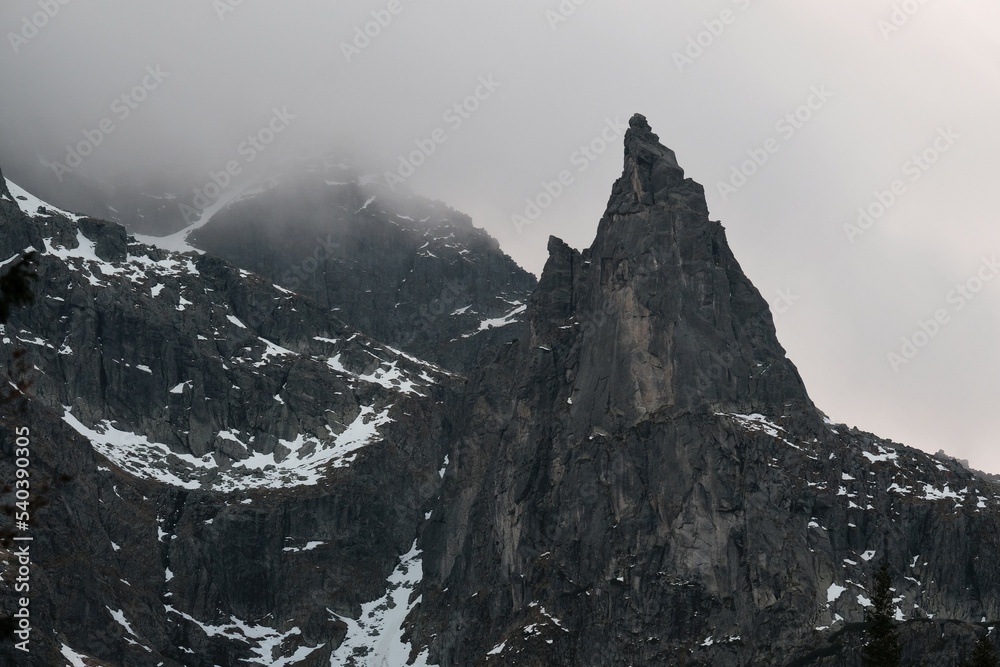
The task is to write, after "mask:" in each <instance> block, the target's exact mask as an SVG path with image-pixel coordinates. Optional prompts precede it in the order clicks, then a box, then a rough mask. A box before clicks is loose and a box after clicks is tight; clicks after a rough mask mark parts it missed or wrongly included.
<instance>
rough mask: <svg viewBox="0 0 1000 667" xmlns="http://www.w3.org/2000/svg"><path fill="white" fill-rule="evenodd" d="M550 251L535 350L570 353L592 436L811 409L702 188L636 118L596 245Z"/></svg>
mask: <svg viewBox="0 0 1000 667" xmlns="http://www.w3.org/2000/svg"><path fill="white" fill-rule="evenodd" d="M549 252H550V258H549V261H548V263H547V264H546V267H545V269H544V271H543V274H542V278H541V280H540V283H539V288H538V290H537V292H536V293H535V295H534V297H533V309H532V311H531V318H532V331H533V333H534V336H535V337H534V339H533V340H532V344H533V345H535V346H539V347H543V348H551V347H552V346H553V345H555V346H556V347H557V348H558V347H559V346H560V345H561V346H563V347H565V348H566V349H567V355H569V358H568V359H567V361H566V363H567V364H568V366H569V367H570V368H571V376H572V377H573V381H572V382H571V386H570V387H567V392H569V393H570V395H568V396H567V397H566V398H567V399H570V398H572V405H573V406H574V409H575V410H580V411H582V412H586V413H588V414H590V415H593V419H594V420H595V423H596V424H598V425H600V426H601V427H602V428H611V424H610V423H608V422H609V420H610V421H611V422H614V421H615V420H618V419H624V420H625V422H627V423H634V422H635V421H637V420H641V419H643V418H645V416H646V415H649V414H651V413H655V412H658V411H661V410H666V411H667V412H668V413H677V412H688V411H693V412H705V411H761V412H764V413H767V414H782V413H783V412H785V411H786V408H787V407H789V406H792V405H796V406H800V407H802V408H805V409H806V411H807V412H810V413H812V412H814V410H813V407H812V402H811V401H810V399H809V397H808V395H807V393H806V390H805V387H804V386H803V384H802V381H801V379H800V377H799V374H798V372H797V371H796V369H795V367H794V365H793V364H792V363H791V362H790V361H789V360H788V359H787V358H786V357H785V351H784V349H783V348H782V347H781V344H780V343H779V342H778V339H777V335H776V333H775V329H774V324H773V321H772V317H771V313H770V310H769V307H768V304H767V302H766V301H765V300H764V298H763V297H762V296H761V295H760V292H758V291H757V289H756V288H755V287H754V286H753V284H752V283H751V282H750V280H749V279H748V278H747V277H746V275H745V274H744V273H743V270H742V268H741V267H740V265H739V263H738V262H737V261H736V258H735V257H734V256H733V253H732V251H731V250H730V248H729V244H728V242H727V240H726V234H725V230H724V229H723V227H722V225H721V224H719V223H718V222H715V221H712V220H710V219H709V216H708V206H707V204H706V202H705V194H704V189H703V188H702V186H701V185H699V184H698V183H696V182H694V181H693V180H691V179H686V178H684V171H683V169H681V167H680V166H679V165H678V163H677V159H676V156H675V154H674V152H673V151H672V150H670V149H669V148H666V147H665V146H663V145H662V144H660V143H659V137H657V135H656V134H654V133H653V131H652V129H651V128H650V126H649V124H648V123H647V122H646V119H645V118H644V117H643V116H641V115H636V116H633V118H632V119H631V121H630V129H629V130H628V132H627V133H626V136H625V164H624V169H623V173H622V176H621V177H620V178H619V179H618V181H617V182H616V183H615V185H614V188H613V190H612V194H611V199H610V201H609V203H608V208H607V211H606V212H605V214H604V216H603V218H602V220H601V222H600V224H599V227H598V232H597V237H596V238H595V240H594V243H593V245H592V246H591V247H590V248H589V249H588V250H586V251H584V252H583V253H580V252H577V251H575V250H573V249H571V248H569V247H568V246H566V245H565V244H564V243H563V242H562V241H560V240H559V239H551V240H550V242H549ZM570 326H572V327H575V332H576V335H575V336H569V335H568V334H567V332H568V331H569V329H568V328H567V327H570ZM609 360H610V363H609Z"/></svg>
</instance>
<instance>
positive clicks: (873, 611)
mask: <svg viewBox="0 0 1000 667" xmlns="http://www.w3.org/2000/svg"><path fill="white" fill-rule="evenodd" d="M869 594H870V595H871V601H872V606H871V607H869V608H868V610H867V611H866V613H865V616H866V617H867V618H866V622H867V626H866V628H865V638H866V642H865V645H864V648H863V653H862V655H863V657H864V664H865V667H900V659H901V653H902V645H901V644H900V641H899V634H898V633H897V632H896V620H895V609H894V608H893V606H892V574H891V573H890V572H889V563H888V561H885V560H883V561H882V564H881V565H879V568H878V571H877V572H876V573H875V577H874V579H873V581H872V583H871V585H870V586H869Z"/></svg>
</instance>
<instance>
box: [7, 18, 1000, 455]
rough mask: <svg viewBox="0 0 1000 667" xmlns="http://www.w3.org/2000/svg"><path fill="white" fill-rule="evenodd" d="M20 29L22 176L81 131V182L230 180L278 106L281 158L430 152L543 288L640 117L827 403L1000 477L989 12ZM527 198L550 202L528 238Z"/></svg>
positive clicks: (998, 52) (13, 146)
mask: <svg viewBox="0 0 1000 667" xmlns="http://www.w3.org/2000/svg"><path fill="white" fill-rule="evenodd" d="M60 2H61V3H64V4H60ZM46 7H48V13H49V14H51V17H50V16H47V15H45V14H44V12H45V8H46ZM373 12H374V14H373ZM379 19H380V20H381V24H379V23H373V21H377V20H379ZM37 26H40V27H37ZM0 27H2V31H3V33H4V40H3V44H0V86H2V90H3V93H2V95H0V166H2V167H3V168H4V170H5V173H7V175H8V176H11V177H14V176H15V175H16V174H18V173H22V174H26V173H28V170H29V168H30V167H31V166H32V165H34V167H35V168H37V167H38V165H40V164H41V162H40V160H45V161H47V162H49V163H53V162H59V161H65V160H66V157H67V151H66V146H67V145H72V144H77V143H79V142H80V141H81V140H84V139H85V137H86V135H84V131H90V133H91V134H90V136H91V137H98V136H100V138H101V141H100V145H98V146H96V147H95V148H94V150H93V152H92V154H91V155H90V156H88V157H87V158H86V159H85V160H84V161H83V164H82V165H81V166H80V173H85V174H87V175H89V176H93V177H95V178H114V177H115V176H114V175H115V174H125V173H127V174H148V173H155V172H156V171H157V170H160V169H166V168H170V167H177V166H180V167H181V168H184V169H190V170H194V171H196V172H197V173H204V174H207V173H208V171H209V170H212V169H221V168H223V167H224V165H225V164H226V162H227V161H229V160H232V159H234V158H237V156H238V155H239V153H238V150H239V146H240V144H241V142H242V141H243V140H244V139H245V138H246V137H247V135H249V134H251V133H253V134H257V133H258V132H259V131H260V130H261V129H262V128H264V127H266V126H267V125H268V123H269V122H270V120H271V118H272V116H273V114H274V112H275V111H274V110H275V109H277V110H278V111H282V112H285V113H287V114H291V115H294V116H295V118H294V119H293V120H290V121H289V123H288V128H287V130H285V131H283V132H282V133H281V134H280V136H278V137H277V138H276V139H275V141H274V144H273V146H271V147H268V148H267V150H268V151H271V154H273V155H278V154H279V153H280V152H282V151H293V150H300V149H303V148H306V147H309V146H327V145H330V144H336V145H339V146H342V147H343V148H344V149H345V151H350V152H352V153H354V154H355V155H357V156H360V159H363V160H367V161H369V162H370V163H371V164H372V165H374V166H375V167H376V168H378V169H379V171H381V172H384V171H386V170H397V169H398V168H399V159H400V156H408V155H409V154H410V153H412V152H413V151H414V150H419V148H418V144H417V143H415V142H418V141H419V142H421V143H422V145H423V146H424V147H427V146H429V145H430V144H428V143H427V141H428V140H430V141H431V142H432V143H433V139H432V137H434V136H436V137H437V139H438V140H439V143H436V144H434V150H433V153H432V154H430V155H426V156H425V157H424V159H423V160H420V161H421V162H422V164H421V165H420V166H419V167H418V168H417V169H416V170H415V172H414V173H413V175H412V176H410V177H408V178H407V181H406V185H407V186H409V187H412V188H413V189H414V190H415V191H417V192H418V193H420V194H424V195H427V196H430V197H433V198H438V199H441V200H443V201H445V202H447V203H449V204H451V205H452V206H454V207H455V208H458V209H460V210H463V211H465V212H467V213H469V214H470V215H471V216H472V217H473V219H474V221H475V223H476V224H477V225H479V226H481V227H484V228H486V229H487V230H489V231H490V233H492V234H493V235H494V236H496V237H497V238H498V239H499V240H500V242H501V245H502V246H503V247H504V249H505V250H506V251H507V252H508V253H509V254H510V255H512V256H513V257H514V258H515V259H516V260H517V261H518V262H520V263H521V264H522V265H523V266H525V267H526V268H528V269H529V270H531V271H533V272H535V273H536V274H537V273H538V272H539V271H540V270H541V267H542V264H543V263H544V261H545V244H546V239H547V237H548V235H550V234H554V235H557V236H560V237H562V238H563V239H565V240H566V241H567V242H568V243H570V244H571V245H574V246H576V247H578V248H582V247H585V246H588V245H589V244H590V242H591V240H592V238H593V235H594V232H595V230H596V226H597V222H598V220H599V219H600V217H601V214H602V212H603V210H604V206H605V204H606V202H607V199H608V195H609V193H610V189H611V184H612V182H613V181H614V179H615V178H616V177H617V176H618V175H619V173H620V171H621V160H622V148H621V136H620V133H619V131H618V130H617V129H616V128H617V127H618V125H617V123H616V121H620V122H626V121H627V120H628V118H629V116H630V115H631V114H633V113H635V112H641V113H643V114H645V115H646V116H647V117H648V119H649V122H650V124H651V125H652V127H653V129H654V131H656V132H657V133H658V134H659V135H660V137H661V139H662V141H663V142H664V143H665V144H666V145H668V146H670V147H671V148H673V149H674V150H675V151H676V153H677V157H678V160H679V161H680V163H681V165H682V166H683V167H684V168H685V170H686V171H687V174H688V175H689V176H690V177H692V178H694V179H695V180H697V181H699V182H701V183H703V184H704V185H705V187H706V191H707V193H708V203H709V208H710V210H711V213H712V217H713V218H715V219H719V220H721V221H722V222H723V224H724V225H725V226H726V228H727V230H728V234H729V240H730V243H731V245H732V246H733V250H734V251H735V253H736V255H737V257H738V258H739V260H740V261H741V263H742V265H743V268H744V269H745V271H746V272H747V274H748V275H749V277H750V278H751V279H752V280H753V281H754V283H755V284H756V285H757V287H758V288H759V289H760V290H761V292H762V293H763V294H764V296H765V298H767V299H768V301H769V302H771V303H772V306H773V307H774V309H775V311H776V312H775V317H776V322H777V328H778V334H779V337H780V339H781V341H782V343H783V344H784V346H785V347H786V349H787V350H788V352H789V356H790V357H791V358H792V360H793V361H794V362H795V363H796V364H797V366H798V367H799V369H800V371H801V372H802V375H803V376H804V378H805V381H806V384H807V386H808V387H809V390H810V392H811V394H812V396H813V398H814V400H815V401H816V402H817V404H818V405H819V406H820V407H821V408H822V409H824V410H825V411H826V412H827V413H828V414H829V415H830V416H831V417H832V418H833V419H834V420H836V421H843V422H846V423H848V424H850V425H857V426H858V427H860V428H863V429H866V430H871V431H874V432H875V433H877V434H879V435H882V436H885V437H890V438H893V439H895V440H897V441H901V442H904V443H906V444H909V445H913V446H917V447H921V448H923V449H925V450H928V451H931V452H934V451H936V450H938V449H941V448H943V449H945V450H946V451H948V452H949V453H951V454H953V455H955V456H958V457H961V458H969V459H971V461H972V463H973V464H974V465H976V466H978V467H980V468H984V469H989V470H991V471H993V472H1000V451H998V448H997V444H998V430H1000V429H998V421H1000V420H998V414H1000V405H998V397H1000V392H998V381H997V380H998V378H1000V346H998V345H997V333H998V330H1000V327H998V325H1000V279H994V278H1000V276H997V275H996V274H997V272H998V271H1000V267H997V266H996V265H995V263H994V262H995V260H994V258H996V257H997V255H998V253H1000V229H998V226H997V224H996V211H998V210H1000V201H998V199H1000V187H998V186H997V183H996V179H997V176H998V175H1000V170H998V168H997V166H996V162H997V156H998V155H1000V122H998V121H997V119H998V118H1000V71H998V68H1000V6H997V4H996V3H995V2H993V1H991V0H949V1H948V2H945V1H944V0H924V1H923V2H917V0H905V1H903V0H897V1H895V2H893V1H889V0H837V1H836V2H833V1H827V2H823V1H819V0H812V1H810V2H802V1H801V0H784V1H779V0H770V1H769V2H764V1H763V0H738V1H736V0H715V1H713V2H705V1H704V0H699V1H697V2H695V1H694V0H682V1H671V2H663V1H662V0H656V1H654V0H625V1H619V2H610V0H585V1H583V2H581V1H580V0H576V2H573V1H572V0H564V1H563V2H562V3H560V2H559V1H558V0H538V1H533V2H528V1H527V0H504V2H492V3H486V2H481V1H479V2H477V1H470V0H442V1H439V2H436V3H430V2H420V1H417V0H398V2H390V1H389V0H376V1H370V2H369V1H366V2H351V3H345V2H331V1H323V2H320V1H316V0H298V1H296V2H282V3H277V2H265V1H264V0H242V2H240V1H239V0H215V2H211V1H209V0H172V1H171V2H162V0H89V1H87V2H84V1H83V0H59V1H57V0H40V1H39V0H35V1H30V0H5V2H4V3H3V5H2V6H0ZM366 30H367V32H368V33H370V34H372V35H374V36H373V37H367V36H366V37H360V36H359V35H363V34H364V32H365V31H366ZM154 74H155V76H154ZM136 86H139V87H140V88H143V89H142V90H139V91H135V92H136V93H137V94H133V89H135V88H136ZM123 95H125V96H128V99H123V98H122V96H123ZM477 95H478V98H477V97H476V96H477ZM470 96H471V97H472V99H469V98H470ZM140 97H141V98H143V99H141V100H138V99H137V98H140ZM456 104H459V105H463V106H462V108H461V111H455V110H454V105H456ZM810 106H811V108H810ZM449 110H451V111H449ZM789 114H792V116H791V118H790V119H789V118H788V117H787V116H788V115H789ZM796 114H797V116H796ZM103 119H109V120H110V121H111V122H112V124H113V129H112V130H110V131H109V132H102V133H101V135H97V134H94V131H95V130H97V129H98V128H99V127H100V123H101V121H102V120H103ZM108 127H110V126H106V128H108ZM435 130H439V131H438V132H437V134H436V135H435V134H434V131H435ZM616 133H618V134H616ZM602 134H603V136H602ZM609 138H610V139H611V141H610V143H609V144H608V145H607V146H605V141H606V140H607V139H609ZM584 147H590V150H589V151H587V152H584V151H582V150H581V149H582V148H584ZM425 153H430V151H429V150H428V151H425ZM754 156H755V157H756V159H757V162H758V163H763V164H760V165H758V164H754V163H747V164H745V162H746V160H748V159H752V157H754ZM914 156H916V159H914ZM764 158H766V161H765V159H764ZM734 169H735V170H736V172H735V173H734ZM564 170H565V171H568V172H569V176H570V177H571V181H572V182H571V184H570V185H568V186H565V187H564V188H563V191H562V192H561V193H560V194H559V195H558V196H557V197H555V198H554V200H552V201H551V203H550V202H549V200H548V199H547V198H546V197H544V196H542V197H541V199H540V200H539V195H541V194H542V193H545V189H544V186H543V182H550V181H554V180H557V179H558V177H559V174H560V172H563V171H564ZM741 172H742V173H741ZM746 174H750V175H749V176H746ZM744 176H746V178H745V180H744V178H743V177H744ZM720 183H726V184H727V186H723V187H720ZM894 189H895V192H893V190H894ZM876 193H878V194H876ZM879 199H881V200H882V202H879ZM526 200H535V201H536V202H537V203H540V204H544V205H547V206H546V207H545V209H544V210H542V211H540V215H538V216H537V217H536V218H535V219H533V220H530V224H523V221H522V224H519V225H515V224H514V222H513V216H515V215H521V216H524V217H525V219H526V220H527V219H528V217H529V216H527V213H532V214H534V213H535V211H532V210H530V208H529V206H528V202H527V201H526ZM859 207H863V208H865V209H869V208H870V209H871V211H872V212H873V213H874V214H875V215H873V216H872V219H871V221H870V222H869V221H867V220H863V221H862V223H863V224H858V218H859V213H858V209H859ZM845 225H855V227H854V228H845ZM935 320H936V321H935ZM921 322H924V325H923V327H922V326H921ZM904 338H906V339H908V340H910V341H911V342H913V344H914V348H913V349H908V348H906V346H905V345H904ZM914 339H915V340H914ZM890 353H895V354H897V355H899V356H898V358H895V359H893V358H890V356H889V355H890ZM909 357H912V358H909Z"/></svg>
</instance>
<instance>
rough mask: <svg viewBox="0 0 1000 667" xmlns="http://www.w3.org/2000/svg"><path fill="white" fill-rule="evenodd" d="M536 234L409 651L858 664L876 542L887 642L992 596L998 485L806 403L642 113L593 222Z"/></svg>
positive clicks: (578, 661) (462, 457)
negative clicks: (571, 244) (541, 247)
mask: <svg viewBox="0 0 1000 667" xmlns="http://www.w3.org/2000/svg"><path fill="white" fill-rule="evenodd" d="M549 251H550V258H549V261H548V264H547V265H546V267H545V270H544V272H543V274H542V277H541V279H540V281H539V287H538V289H537V291H536V292H535V294H534V295H533V296H532V299H531V303H530V305H529V309H528V312H527V315H526V316H527V318H528V322H529V324H528V326H529V331H528V332H527V334H526V335H525V337H524V338H523V339H521V340H519V341H517V342H515V343H513V344H511V345H508V346H506V347H505V348H503V349H501V350H499V351H498V352H497V354H496V355H495V357H494V359H493V360H492V362H491V363H490V364H488V365H485V366H484V367H483V369H482V372H481V373H479V374H477V375H476V377H475V378H474V379H473V380H472V389H470V391H468V392H467V393H466V395H465V400H466V408H465V410H464V411H463V413H464V414H465V415H466V419H465V421H464V423H462V425H461V426H460V428H459V429H458V434H457V443H456V444H455V445H454V446H453V453H452V455H451V460H452V466H451V467H450V468H449V471H448V474H447V475H446V477H445V489H444V497H443V501H442V502H441V503H439V504H438V505H437V507H436V508H435V510H434V514H433V515H432V518H431V521H430V524H429V525H428V526H427V527H426V529H425V531H424V535H423V537H422V539H421V541H420V542H419V544H420V546H421V548H423V549H424V573H425V579H424V583H423V587H422V596H423V597H422V603H421V609H420V612H419V614H415V616H414V617H411V618H412V619H413V621H414V623H415V625H416V627H417V628H418V630H417V632H416V636H417V638H418V639H417V640H416V641H417V643H418V644H426V645H428V646H430V647H431V659H432V660H434V661H436V662H438V663H439V664H441V665H468V664H519V665H625V664H634V665H658V664H665V665H715V666H730V665H732V666H736V665H792V664H796V665H805V664H817V665H819V664H830V665H856V664H859V662H858V660H857V658H856V657H854V656H855V655H856V651H853V650H852V649H851V647H856V645H857V642H858V630H859V626H858V624H859V623H860V622H861V621H863V606H862V603H863V602H866V599H864V598H863V597H859V596H864V595H865V590H864V589H863V588H862V587H863V586H864V585H865V584H866V583H867V579H868V576H869V575H870V573H871V572H872V570H873V567H874V564H875V563H876V562H878V560H880V559H882V558H886V559H888V560H889V562H890V563H891V564H892V566H893V568H894V571H895V573H896V576H897V577H898V579H897V588H896V590H897V595H898V597H899V610H900V615H901V617H903V618H906V619H908V620H909V621H910V622H908V623H907V624H905V626H904V627H905V636H906V638H907V646H908V648H907V659H908V663H907V664H914V665H916V664H936V665H943V664H951V663H949V662H948V660H949V659H951V658H955V657H957V651H959V648H958V646H959V642H958V640H957V639H956V638H955V635H956V634H961V633H960V632H959V630H958V629H959V628H961V629H962V632H964V634H965V635H966V639H967V637H968V636H971V635H970V633H971V629H972V624H974V623H979V622H981V621H984V620H992V621H995V620H996V619H997V618H998V614H1000V574H998V572H997V569H996V567H995V565H994V564H993V563H992V562H991V556H990V554H991V553H993V552H994V550H995V548H996V546H997V538H996V534H997V532H996V531H997V528H998V515H997V508H998V500H1000V498H998V493H997V487H996V486H995V485H993V484H990V483H989V482H987V481H986V480H984V479H980V478H978V477H975V476H973V475H972V474H971V473H969V472H967V471H965V470H963V469H961V467H960V466H958V465H954V466H952V467H946V466H942V465H940V464H939V463H938V462H937V461H936V460H935V459H933V458H932V457H930V456H928V455H926V454H923V453H921V452H917V451H915V450H912V449H908V448H905V447H903V446H901V445H897V444H894V443H890V442H886V441H883V440H879V439H877V438H875V437H874V436H870V435H868V434H863V433H859V432H855V431H850V430H848V429H847V428H846V427H839V426H833V425H830V424H827V423H825V421H824V419H823V418H822V416H821V414H820V413H818V412H817V410H816V409H815V408H814V406H813V404H812V402H811V401H810V400H809V397H808V395H807V393H806V391H805V389H804V387H803V385H802V382H801V380H800V378H799V376H798V373H797V372H796V370H795V368H794V366H793V365H792V364H791V362H789V361H788V360H787V359H786V358H785V355H784V351H783V350H782V348H781V346H780V344H779V343H778V342H777V339H776V337H775V332H774V327H773V324H772V322H771V318H770V315H769V312H768V308H767V306H766V304H765V303H764V300H763V299H762V298H761V296H760V295H759V293H758V292H757V290H756V289H755V288H754V287H753V286H752V285H751V284H750V282H749V281H748V280H747V278H746V277H745V276H744V275H743V273H742V271H741V270H740V268H739V265H738V264H737V262H736V260H735V259H734V258H733V256H732V253H731V252H730V250H729V248H728V245H727V243H726V240H725V235H724V232H723V230H722V228H721V226H720V225H719V224H718V223H715V222H712V221H710V220H709V219H708V214H707V210H706V206H705V200H704V196H703V192H702V189H701V186H699V185H698V184H696V183H694V182H693V181H691V180H688V179H685V178H684V174H683V171H682V170H681V169H680V168H679V167H678V166H677V162H676V160H675V158H674V154H673V153H672V152H671V151H669V150H668V149H666V148H664V147H662V146H660V144H659V142H658V139H657V137H656V135H654V134H653V133H652V132H651V130H650V128H649V126H648V125H647V123H646V121H645V119H644V118H642V117H641V116H636V117H635V118H633V119H632V121H631V129H630V130H629V132H628V134H627V136H626V139H625V168H624V173H623V175H622V177H621V178H620V179H619V180H618V182H617V183H616V184H615V186H614V189H613V191H612V195H611V199H610V202H609V204H608V210H607V212H606V214H605V215H604V217H603V219H602V220H601V223H600V226H599V228H598V232H597V237H596V239H595V241H594V244H593V245H592V246H591V247H590V248H589V249H587V250H585V251H584V252H582V253H578V252H576V251H574V250H572V249H570V248H568V247H567V246H566V245H565V244H564V243H562V242H561V241H559V240H558V239H551V240H550V242H549ZM946 544H947V545H951V546H949V547H945V546H944V545H946ZM932 545H940V548H939V549H933V547H932ZM945 619H947V620H945ZM931 655H932V656H934V657H933V658H929V657H928V656H931ZM921 660H923V661H925V662H921ZM927 660H931V661H930V662H926V661H927Z"/></svg>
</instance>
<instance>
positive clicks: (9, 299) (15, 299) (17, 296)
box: [0, 252, 38, 324]
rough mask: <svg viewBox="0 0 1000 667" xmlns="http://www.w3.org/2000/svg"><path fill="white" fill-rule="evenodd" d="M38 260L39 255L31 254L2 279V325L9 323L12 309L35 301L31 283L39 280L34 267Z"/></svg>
mask: <svg viewBox="0 0 1000 667" xmlns="http://www.w3.org/2000/svg"><path fill="white" fill-rule="evenodd" d="M37 260H38V253H37V252H29V253H28V254H27V255H25V256H24V257H22V258H21V259H19V260H18V261H17V263H16V264H14V266H12V267H10V269H8V270H7V273H5V274H4V275H3V276H2V277H0V324H4V323H6V322H7V318H8V317H10V309H11V308H13V307H14V306H26V305H27V304H29V303H31V302H32V301H33V300H34V298H35V293H34V292H33V291H32V289H31V283H32V281H34V280H37V279H38V274H37V273H35V271H34V269H33V266H32V265H33V264H34V263H35V262H36V261H37Z"/></svg>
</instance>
